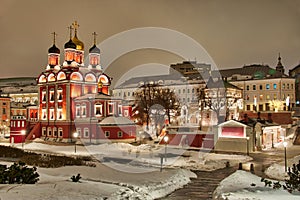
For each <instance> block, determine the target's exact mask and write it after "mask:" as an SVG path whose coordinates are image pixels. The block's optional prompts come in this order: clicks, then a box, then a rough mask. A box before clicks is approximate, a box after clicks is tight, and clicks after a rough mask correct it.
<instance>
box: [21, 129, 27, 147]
mask: <svg viewBox="0 0 300 200" xmlns="http://www.w3.org/2000/svg"><path fill="white" fill-rule="evenodd" d="M21 135H22V149H24V141H25V135H26V131H25V130H22V131H21Z"/></svg>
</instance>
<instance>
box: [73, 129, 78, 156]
mask: <svg viewBox="0 0 300 200" xmlns="http://www.w3.org/2000/svg"><path fill="white" fill-rule="evenodd" d="M73 137H74V138H75V139H76V140H75V143H74V152H75V153H76V142H77V137H78V133H77V132H75V133H73Z"/></svg>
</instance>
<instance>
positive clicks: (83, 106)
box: [81, 104, 86, 117]
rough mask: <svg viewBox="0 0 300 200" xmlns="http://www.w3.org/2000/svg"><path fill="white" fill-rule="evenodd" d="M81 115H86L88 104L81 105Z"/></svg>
mask: <svg viewBox="0 0 300 200" xmlns="http://www.w3.org/2000/svg"><path fill="white" fill-rule="evenodd" d="M81 115H82V117H85V116H86V104H82V105H81Z"/></svg>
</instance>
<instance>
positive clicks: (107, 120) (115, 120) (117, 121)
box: [100, 117, 134, 126]
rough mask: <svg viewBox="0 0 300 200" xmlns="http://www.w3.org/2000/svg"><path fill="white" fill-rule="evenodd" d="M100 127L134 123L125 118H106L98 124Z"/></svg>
mask: <svg viewBox="0 0 300 200" xmlns="http://www.w3.org/2000/svg"><path fill="white" fill-rule="evenodd" d="M100 125H102V126H103V125H105V126H111V125H134V122H133V121H131V120H130V119H128V118H126V117H106V118H104V119H103V120H102V121H101V122H100Z"/></svg>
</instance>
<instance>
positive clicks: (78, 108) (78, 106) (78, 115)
mask: <svg viewBox="0 0 300 200" xmlns="http://www.w3.org/2000/svg"><path fill="white" fill-rule="evenodd" d="M76 117H80V105H79V104H77V105H76Z"/></svg>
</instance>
